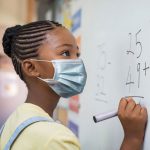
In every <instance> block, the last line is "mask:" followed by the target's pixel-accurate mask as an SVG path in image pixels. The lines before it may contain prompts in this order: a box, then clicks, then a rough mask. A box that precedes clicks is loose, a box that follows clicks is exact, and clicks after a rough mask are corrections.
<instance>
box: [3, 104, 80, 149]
mask: <svg viewBox="0 0 150 150" xmlns="http://www.w3.org/2000/svg"><path fill="white" fill-rule="evenodd" d="M34 116H41V117H46V118H48V119H51V120H52V118H51V117H50V116H49V115H48V114H47V113H46V112H45V111H44V110H43V109H41V108H40V107H38V106H36V105H33V104H29V103H24V104H22V105H21V106H19V107H18V108H17V110H16V111H15V112H14V113H13V114H12V115H11V116H10V117H9V118H8V120H7V121H6V123H5V128H4V130H3V133H2V136H1V138H0V150H3V149H4V147H5V145H6V143H7V142H8V140H9V138H10V137H11V135H12V134H13V132H14V131H15V129H16V128H17V127H18V126H19V125H20V124H21V123H22V122H24V121H25V120H27V119H29V118H31V117H34ZM11 150H80V144H79V142H78V139H77V138H76V137H75V135H74V134H73V133H72V132H71V131H70V130H69V129H68V128H66V127H65V126H63V125H61V124H59V123H56V122H37V123H34V124H32V125H30V126H28V127H27V128H26V129H25V130H24V131H23V132H22V133H21V134H20V135H19V136H18V138H17V140H16V141H15V143H14V144H13V146H12V148H11Z"/></svg>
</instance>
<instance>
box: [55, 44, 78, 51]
mask: <svg viewBox="0 0 150 150" xmlns="http://www.w3.org/2000/svg"><path fill="white" fill-rule="evenodd" d="M63 46H69V47H73V45H72V44H62V45H59V46H57V47H56V48H59V47H63ZM77 49H78V50H79V47H78V46H77Z"/></svg>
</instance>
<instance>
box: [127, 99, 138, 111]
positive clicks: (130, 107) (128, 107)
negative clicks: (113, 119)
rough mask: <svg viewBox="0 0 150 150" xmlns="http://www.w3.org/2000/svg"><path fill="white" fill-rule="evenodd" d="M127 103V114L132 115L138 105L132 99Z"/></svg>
mask: <svg viewBox="0 0 150 150" xmlns="http://www.w3.org/2000/svg"><path fill="white" fill-rule="evenodd" d="M127 101H128V104H127V106H126V112H128V113H130V112H132V111H133V109H134V107H135V106H136V103H135V101H134V100H133V99H132V98H130V99H128V100H127Z"/></svg>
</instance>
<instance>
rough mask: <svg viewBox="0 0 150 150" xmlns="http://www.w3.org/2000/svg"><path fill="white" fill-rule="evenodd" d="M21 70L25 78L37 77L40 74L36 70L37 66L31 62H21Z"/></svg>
mask: <svg viewBox="0 0 150 150" xmlns="http://www.w3.org/2000/svg"><path fill="white" fill-rule="evenodd" d="M22 69H23V71H24V73H25V74H26V75H27V76H30V77H38V76H40V73H39V72H38V70H37V65H36V62H35V61H32V60H23V61H22Z"/></svg>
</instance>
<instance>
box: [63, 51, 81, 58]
mask: <svg viewBox="0 0 150 150" xmlns="http://www.w3.org/2000/svg"><path fill="white" fill-rule="evenodd" d="M64 54H66V55H64ZM61 55H63V56H65V57H67V56H70V51H64V52H63V53H62V54H61ZM77 57H80V53H77Z"/></svg>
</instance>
